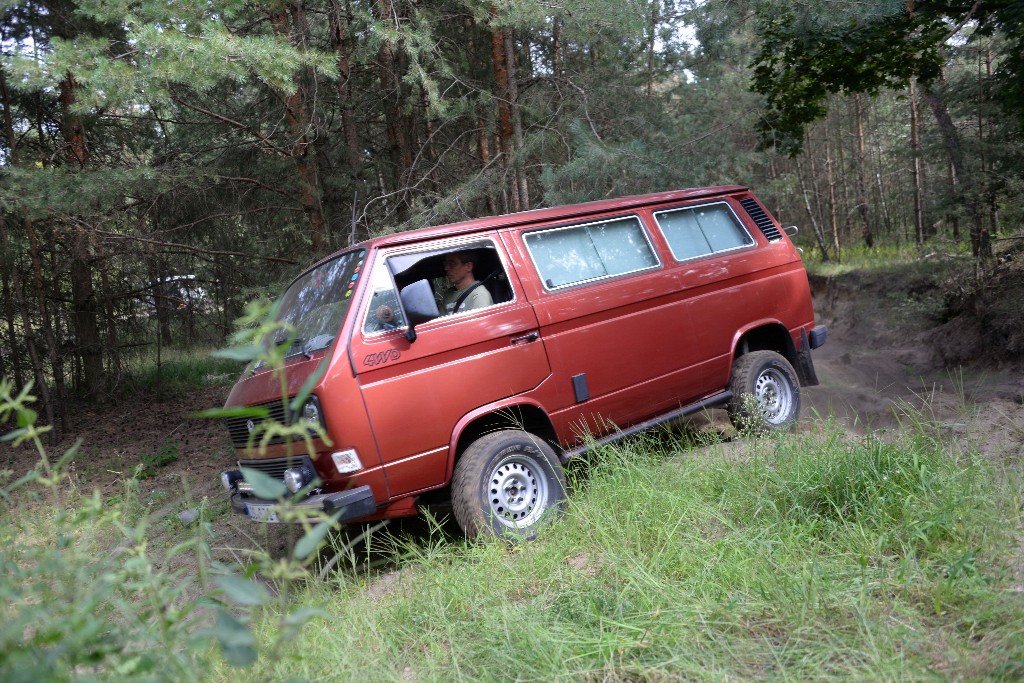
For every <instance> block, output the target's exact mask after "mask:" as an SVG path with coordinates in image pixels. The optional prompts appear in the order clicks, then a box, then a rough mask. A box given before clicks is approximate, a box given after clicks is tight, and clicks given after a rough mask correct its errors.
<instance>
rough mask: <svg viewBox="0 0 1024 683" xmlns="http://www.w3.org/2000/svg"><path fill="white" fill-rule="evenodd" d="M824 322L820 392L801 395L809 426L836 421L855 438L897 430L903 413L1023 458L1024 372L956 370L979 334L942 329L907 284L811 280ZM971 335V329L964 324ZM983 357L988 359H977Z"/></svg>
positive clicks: (1010, 368)
mask: <svg viewBox="0 0 1024 683" xmlns="http://www.w3.org/2000/svg"><path fill="white" fill-rule="evenodd" d="M811 282H812V290H813V293H814V304H815V313H816V316H817V319H818V322H819V323H821V324H825V325H828V327H829V339H828V343H826V344H825V346H823V347H822V348H820V349H817V350H815V351H814V352H813V355H814V364H815V368H816V370H817V373H818V379H819V380H820V381H821V384H820V386H817V387H810V388H807V389H805V390H804V391H803V399H804V402H803V419H804V420H805V421H806V420H809V419H814V417H815V415H816V414H817V415H820V416H827V415H832V416H834V417H836V418H837V419H839V420H841V421H842V422H843V423H844V424H846V425H847V426H849V427H850V428H852V429H855V430H856V431H868V430H872V429H891V428H895V427H898V424H899V417H898V416H899V415H900V414H901V413H902V412H903V411H902V410H901V406H902V407H905V406H912V407H913V408H915V409H922V410H923V411H924V414H925V415H926V416H927V417H928V418H929V419H932V420H935V421H937V422H939V423H942V424H946V425H948V427H949V428H950V429H952V430H954V431H955V432H956V433H957V434H958V435H961V436H964V437H968V438H970V439H971V440H972V441H974V442H975V444H976V445H978V446H979V447H980V448H981V450H982V451H983V452H985V453H986V454H991V455H995V456H1001V457H1017V458H1019V457H1021V446H1022V444H1024V405H1022V404H1024V372H1022V367H1021V364H1020V363H1016V364H1005V363H1004V364H1001V365H1000V364H996V363H992V362H988V361H985V360H979V361H978V362H976V363H973V364H966V365H961V364H959V363H950V362H949V361H947V360H946V359H947V358H948V357H949V356H950V355H951V354H950V352H949V350H950V349H951V348H955V349H957V351H958V353H959V354H960V355H966V356H968V357H970V356H971V352H970V351H968V352H966V353H964V346H965V345H966V344H971V343H974V339H975V334H974V331H973V330H968V329H963V330H962V331H961V330H960V328H959V326H958V325H957V322H956V321H952V322H951V323H948V324H945V325H937V324H936V323H935V321H933V320H931V319H930V317H929V315H928V314H927V311H925V310H924V309H925V308H926V306H924V305H923V304H920V302H917V303H915V302H914V301H913V299H908V298H907V297H905V296H903V295H902V294H901V290H900V289H899V287H900V286H902V285H903V284H904V283H897V285H896V287H897V289H895V290H894V289H893V283H891V282H886V281H885V280H884V276H874V277H865V276H862V275H859V274H850V275H845V276H842V277H839V278H832V279H825V278H820V277H818V278H812V279H811ZM964 327H965V328H966V327H967V326H966V325H964ZM977 355H978V356H979V357H981V356H982V355H983V354H982V353H981V352H980V351H979V352H978V353H977Z"/></svg>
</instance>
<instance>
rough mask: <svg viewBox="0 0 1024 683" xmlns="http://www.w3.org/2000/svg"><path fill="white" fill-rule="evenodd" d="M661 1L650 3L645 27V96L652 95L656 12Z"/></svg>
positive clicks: (656, 32) (657, 17)
mask: <svg viewBox="0 0 1024 683" xmlns="http://www.w3.org/2000/svg"><path fill="white" fill-rule="evenodd" d="M660 7H661V0H654V2H652V3H651V23H650V25H649V26H648V27H647V96H648V97H650V96H651V95H653V94H654V43H655V41H656V39H657V36H658V20H659V16H658V10H659V9H660Z"/></svg>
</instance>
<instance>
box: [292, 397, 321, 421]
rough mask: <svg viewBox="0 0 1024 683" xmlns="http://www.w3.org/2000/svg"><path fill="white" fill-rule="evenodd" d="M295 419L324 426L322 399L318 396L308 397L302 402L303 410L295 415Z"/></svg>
mask: <svg viewBox="0 0 1024 683" xmlns="http://www.w3.org/2000/svg"><path fill="white" fill-rule="evenodd" d="M295 421H296V422H306V423H309V424H311V425H317V426H319V427H321V428H322V427H323V426H324V413H323V411H322V410H321V409H320V399H318V398H317V397H316V396H310V397H309V398H307V399H306V402H305V403H303V404H302V410H300V411H299V412H298V414H297V415H296V416H295Z"/></svg>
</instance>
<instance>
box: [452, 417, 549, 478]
mask: <svg viewBox="0 0 1024 683" xmlns="http://www.w3.org/2000/svg"><path fill="white" fill-rule="evenodd" d="M502 429H517V430H520V431H524V432H528V433H530V434H533V435H535V436H537V437H538V438H541V439H543V440H544V441H545V442H547V443H548V444H549V445H550V446H551V447H552V448H553V449H555V453H556V454H557V453H559V452H560V451H561V447H560V446H559V445H558V435H557V434H556V432H555V427H554V425H553V424H552V423H551V419H550V418H549V417H548V414H547V412H546V411H545V410H544V408H542V407H541V406H540V404H538V403H536V402H533V401H523V400H517V401H514V402H503V403H496V404H492V405H489V406H483V407H481V408H478V409H476V410H474V411H472V412H470V413H468V414H467V415H465V416H464V417H463V418H462V419H461V420H459V422H458V424H456V425H455V429H454V430H453V431H452V438H451V441H449V444H450V445H449V447H448V467H447V469H446V471H445V481H446V482H450V481H451V479H452V475H453V473H454V472H455V463H456V462H457V461H458V459H459V457H460V456H461V455H462V454H463V453H464V452H465V450H466V449H467V448H468V447H469V445H470V444H471V443H473V442H474V441H476V440H477V439H479V438H480V437H481V436H483V435H484V434H489V433H490V432H496V431H499V430H502Z"/></svg>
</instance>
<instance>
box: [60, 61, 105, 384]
mask: <svg viewBox="0 0 1024 683" xmlns="http://www.w3.org/2000/svg"><path fill="white" fill-rule="evenodd" d="M77 89H78V83H77V81H76V80H75V77H74V76H73V75H72V74H70V73H68V74H67V75H66V76H65V77H64V80H63V81H62V82H61V84H60V103H61V115H62V118H63V120H62V122H61V124H62V125H61V129H62V131H63V134H64V145H65V149H66V152H67V154H66V160H67V164H68V166H69V168H73V169H74V170H79V171H80V170H83V169H84V168H85V167H86V166H87V165H88V163H89V150H88V145H87V143H86V135H85V127H84V126H83V124H82V120H81V118H80V117H79V116H78V115H77V114H75V113H74V109H73V107H74V103H75V100H76V96H77ZM72 231H73V232H72V234H71V235H70V237H71V249H70V256H71V265H70V270H71V303H72V307H73V309H74V320H75V332H76V334H77V336H78V353H79V356H80V357H81V359H82V370H83V386H82V389H83V392H84V394H85V396H86V397H89V398H93V397H95V396H97V395H98V394H99V393H100V392H101V391H102V389H103V345H102V343H101V341H100V330H99V323H98V320H97V318H98V315H97V306H96V295H95V292H94V290H93V286H92V263H91V260H92V259H91V256H90V254H89V237H90V236H89V234H88V232H87V229H86V226H85V225H84V224H79V225H77V226H75V227H74V228H72Z"/></svg>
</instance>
